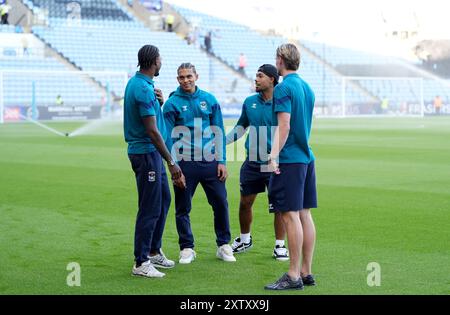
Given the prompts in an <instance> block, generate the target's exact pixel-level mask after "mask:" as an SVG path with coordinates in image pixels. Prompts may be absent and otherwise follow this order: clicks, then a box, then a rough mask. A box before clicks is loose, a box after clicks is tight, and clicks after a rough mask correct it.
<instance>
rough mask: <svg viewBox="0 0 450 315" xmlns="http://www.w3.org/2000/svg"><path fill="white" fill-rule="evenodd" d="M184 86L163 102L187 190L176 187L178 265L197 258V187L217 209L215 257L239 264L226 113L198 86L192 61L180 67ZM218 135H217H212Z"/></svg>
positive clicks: (180, 79) (181, 84) (179, 74)
mask: <svg viewBox="0 0 450 315" xmlns="http://www.w3.org/2000/svg"><path fill="white" fill-rule="evenodd" d="M177 79H178V83H179V84H180V86H179V87H178V89H177V90H176V91H175V92H174V93H172V95H171V96H170V97H169V99H168V100H167V102H166V103H165V104H164V108H163V111H164V119H165V121H166V126H167V132H168V133H169V134H170V135H171V137H172V141H173V143H174V144H173V148H172V155H173V156H176V160H177V161H178V163H179V165H180V167H181V169H182V171H183V174H184V175H185V176H186V189H184V190H183V189H180V188H179V187H174V191H175V212H176V226H177V231H178V236H179V245H180V260H179V263H180V264H189V263H191V262H192V261H193V260H194V259H195V257H196V253H195V251H194V236H193V233H192V230H191V222H190V219H189V213H190V212H191V209H192V197H193V195H194V192H195V189H196V187H197V185H198V184H201V185H202V187H203V190H204V191H205V193H206V196H207V199H208V203H209V204H210V205H211V207H212V209H213V211H214V230H215V234H216V244H217V246H218V249H217V253H216V256H217V257H218V258H219V259H222V260H224V261H227V262H233V261H236V259H235V258H234V256H233V250H232V249H231V246H230V245H229V244H228V243H229V242H230V240H231V233H230V223H229V215H228V202H227V192H226V189H225V180H226V178H227V176H228V174H227V169H226V166H225V145H226V144H225V132H224V127H223V119H222V113H221V110H220V105H219V103H218V102H217V100H216V98H215V97H214V96H213V95H212V94H210V93H208V92H205V91H202V90H201V89H199V88H198V87H197V86H196V81H197V80H198V74H197V71H196V69H195V66H194V65H193V64H191V63H183V64H181V65H180V67H179V68H178V77H177ZM213 134H214V137H212V135H213Z"/></svg>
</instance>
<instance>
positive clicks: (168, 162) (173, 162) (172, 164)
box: [167, 160, 175, 166]
mask: <svg viewBox="0 0 450 315" xmlns="http://www.w3.org/2000/svg"><path fill="white" fill-rule="evenodd" d="M167 165H169V166H175V161H174V160H170V161H167Z"/></svg>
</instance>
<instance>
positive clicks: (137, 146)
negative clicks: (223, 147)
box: [124, 45, 185, 278]
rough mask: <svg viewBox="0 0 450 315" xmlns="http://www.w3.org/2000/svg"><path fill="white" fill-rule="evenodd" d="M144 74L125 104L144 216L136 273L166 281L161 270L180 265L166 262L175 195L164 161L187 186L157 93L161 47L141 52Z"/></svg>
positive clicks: (175, 178)
mask: <svg viewBox="0 0 450 315" xmlns="http://www.w3.org/2000/svg"><path fill="white" fill-rule="evenodd" d="M138 60H139V63H138V66H139V67H140V69H139V71H138V72H136V74H135V75H134V76H133V77H132V78H131V79H130V80H129V81H128V84H127V87H126V89H125V101H124V134H125V141H126V142H127V143H128V156H129V159H130V162H131V166H132V169H133V171H134V173H135V175H136V183H137V190H138V197H139V201H138V202H139V211H138V214H137V218H136V228H135V238H134V256H135V260H136V264H135V265H134V266H133V270H132V274H133V275H136V276H143V277H150V278H151V277H157V278H160V277H163V276H164V275H165V274H164V273H162V272H159V271H158V270H157V269H155V267H158V268H172V267H174V266H175V262H173V261H172V260H169V259H167V258H166V256H165V255H164V253H163V252H162V250H161V240H162V235H163V231H164V226H165V222H166V217H167V212H168V210H169V206H170V190H169V184H168V182H167V176H166V172H165V168H164V165H163V163H162V158H163V159H164V160H166V162H167V164H168V168H169V171H170V174H171V176H172V180H173V181H174V183H175V185H177V186H178V187H180V189H183V188H184V187H185V179H184V175H183V173H182V172H181V169H180V167H179V166H178V165H177V164H176V163H175V161H174V160H173V159H172V157H171V155H170V153H169V150H168V149H167V147H166V142H167V141H170V139H168V138H167V133H166V126H165V124H164V118H163V114H162V111H161V108H160V104H161V103H163V96H162V93H161V91H160V90H157V89H155V88H154V82H153V78H154V77H157V76H158V75H159V70H160V69H161V57H160V55H159V50H158V48H157V47H155V46H152V45H145V46H143V47H142V48H141V49H140V50H139V52H138Z"/></svg>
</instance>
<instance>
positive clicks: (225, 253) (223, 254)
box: [216, 244, 236, 262]
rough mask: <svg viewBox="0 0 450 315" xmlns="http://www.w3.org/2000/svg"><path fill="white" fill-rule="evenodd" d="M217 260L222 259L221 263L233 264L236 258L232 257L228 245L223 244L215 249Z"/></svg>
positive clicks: (231, 250)
mask: <svg viewBox="0 0 450 315" xmlns="http://www.w3.org/2000/svg"><path fill="white" fill-rule="evenodd" d="M216 256H217V258H219V259H222V260H223V261H227V262H233V261H236V258H234V256H233V249H232V248H231V246H230V245H228V244H224V245H222V246H220V247H219V248H218V249H217V253H216Z"/></svg>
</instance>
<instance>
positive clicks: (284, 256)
mask: <svg viewBox="0 0 450 315" xmlns="http://www.w3.org/2000/svg"><path fill="white" fill-rule="evenodd" d="M272 256H273V257H274V258H275V259H276V260H280V261H287V260H289V251H288V250H287V248H286V246H284V245H283V246H280V245H276V246H275V248H274V249H273V255H272Z"/></svg>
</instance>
